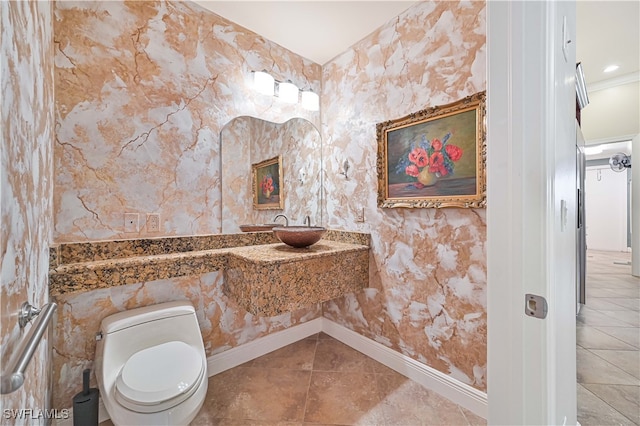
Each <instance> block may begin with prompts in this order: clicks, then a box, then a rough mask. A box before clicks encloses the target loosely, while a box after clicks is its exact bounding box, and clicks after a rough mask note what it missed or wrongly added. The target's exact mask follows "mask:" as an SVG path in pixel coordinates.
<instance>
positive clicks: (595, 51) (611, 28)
mask: <svg viewBox="0 0 640 426" xmlns="http://www.w3.org/2000/svg"><path fill="white" fill-rule="evenodd" d="M576 10H577V29H576V31H577V35H576V37H577V40H576V42H577V46H576V59H577V61H578V62H582V67H583V70H584V74H585V80H586V82H587V89H588V88H589V84H593V83H596V82H601V81H603V80H610V79H613V78H620V77H621V76H629V75H630V74H633V73H638V72H639V71H640V25H638V23H639V22H640V1H638V0H632V1H628V0H627V1H608V0H600V1H584V0H583V1H578V2H577V7H576ZM613 64H616V65H618V66H619V67H620V68H619V69H618V70H616V71H613V72H611V73H604V72H603V70H604V69H605V67H607V66H609V65H613ZM636 79H637V77H636Z"/></svg>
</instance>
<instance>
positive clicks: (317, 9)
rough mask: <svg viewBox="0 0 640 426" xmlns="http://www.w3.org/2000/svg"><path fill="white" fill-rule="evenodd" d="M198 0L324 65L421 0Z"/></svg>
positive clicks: (240, 23) (206, 6)
mask: <svg viewBox="0 0 640 426" xmlns="http://www.w3.org/2000/svg"><path fill="white" fill-rule="evenodd" d="M195 3H198V4H199V5H201V6H203V7H204V8H206V9H209V10H211V11H213V12H215V13H216V14H218V15H220V16H223V17H225V18H227V19H228V20H230V21H233V22H235V23H236V24H239V25H241V26H243V27H245V28H248V29H250V30H252V31H253V32H255V33H258V34H260V35H261V36H263V37H265V38H267V39H269V40H271V41H273V42H275V43H278V44H279V45H280V46H283V47H286V48H287V49H289V50H291V51H292V52H295V53H297V54H298V55H300V56H302V57H305V58H307V59H310V60H312V61H313V62H315V63H317V64H321V65H324V64H326V63H327V62H329V61H330V60H331V59H333V58H335V57H336V56H337V55H339V54H340V53H342V52H344V51H346V50H347V49H348V48H349V47H351V46H353V45H354V44H355V43H356V42H358V41H360V40H362V39H363V38H365V37H366V36H367V35H369V34H371V33H372V32H373V31H375V30H376V29H378V28H379V27H381V26H382V25H383V24H384V23H386V22H387V21H389V20H390V19H392V18H394V17H395V16H398V15H399V14H400V13H401V12H404V11H405V10H407V9H408V8H409V7H410V6H411V5H412V4H414V3H416V2H415V1H337V0H324V1H313V0H298V1H243V0H236V1H217V0H195Z"/></svg>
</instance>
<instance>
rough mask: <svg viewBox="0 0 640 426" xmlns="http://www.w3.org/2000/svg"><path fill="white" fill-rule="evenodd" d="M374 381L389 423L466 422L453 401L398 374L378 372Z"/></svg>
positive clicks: (451, 423)
mask: <svg viewBox="0 0 640 426" xmlns="http://www.w3.org/2000/svg"><path fill="white" fill-rule="evenodd" d="M377 381H378V389H379V392H380V395H381V397H382V407H383V410H384V414H385V420H386V423H387V424H389V425H391V424H395V425H416V426H418V425H425V426H426V425H467V424H468V420H467V418H466V417H465V415H464V414H463V413H462V411H461V410H460V409H459V407H458V406H457V405H456V404H454V403H453V402H451V401H449V400H448V399H446V398H443V397H442V396H440V395H438V394H437V393H435V392H432V391H429V390H427V389H425V388H424V387H422V386H420V385H419V384H417V383H416V382H414V381H411V380H409V379H407V378H406V377H404V376H402V375H400V374H395V375H380V376H378V377H377Z"/></svg>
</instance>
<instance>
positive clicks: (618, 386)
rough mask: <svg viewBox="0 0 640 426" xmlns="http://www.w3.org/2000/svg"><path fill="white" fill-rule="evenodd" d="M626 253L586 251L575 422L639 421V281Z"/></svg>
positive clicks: (584, 425)
mask: <svg viewBox="0 0 640 426" xmlns="http://www.w3.org/2000/svg"><path fill="white" fill-rule="evenodd" d="M630 260H631V255H630V253H614V252H604V251H594V250H589V251H588V252H587V283H586V288H587V300H586V304H585V306H583V307H582V309H581V310H580V314H579V315H578V317H577V323H576V343H577V347H576V352H577V353H576V355H577V376H578V389H577V391H578V421H579V422H580V424H581V425H582V426H590V425H594V426H595V425H598V426H602V425H640V351H639V349H640V328H639V327H640V279H638V278H635V277H633V276H632V275H631V266H628V265H619V264H615V263H614V262H621V263H625V262H627V261H630Z"/></svg>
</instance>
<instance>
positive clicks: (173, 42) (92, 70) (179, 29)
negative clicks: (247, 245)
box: [54, 1, 321, 242]
mask: <svg viewBox="0 0 640 426" xmlns="http://www.w3.org/2000/svg"><path fill="white" fill-rule="evenodd" d="M55 48H56V56H55V61H56V62H55V65H56V71H55V72H56V121H57V132H56V144H55V166H56V175H55V186H54V218H55V230H54V241H56V242H70V241H92V240H94V241H95V240H109V239H116V238H136V237H140V236H169V235H197V234H209V233H216V232H220V227H221V209H222V206H221V202H220V144H219V134H220V130H221V129H222V127H223V126H224V125H225V124H226V123H228V122H229V121H230V120H231V119H232V118H234V117H237V116H242V115H249V116H255V117H259V118H262V119H266V120H270V121H274V122H284V121H286V120H288V119H290V118H292V117H302V118H305V119H307V120H309V121H310V122H312V123H314V125H316V127H319V117H320V114H319V113H318V112H310V111H307V110H305V109H303V108H302V107H301V105H300V104H296V105H292V104H286V103H283V102H280V101H279V100H278V99H277V98H275V97H273V96H265V95H261V94H259V93H257V92H255V91H254V90H253V89H252V87H251V85H252V81H251V78H252V74H251V72H252V71H255V70H263V69H264V70H267V71H268V72H270V73H271V74H272V75H273V76H274V77H275V78H276V79H278V80H291V81H293V82H294V83H296V84H297V85H298V86H299V87H303V88H312V89H313V90H314V91H316V93H319V92H320V79H321V69H320V66H319V65H318V64H315V63H313V62H311V61H308V60H306V59H304V58H302V57H300V56H298V55H296V54H294V53H292V52H290V51H288V50H286V49H284V48H282V47H281V46H279V45H277V44H275V43H273V42H270V41H268V40H265V39H264V38H262V37H261V36H259V35H257V34H255V33H252V32H250V31H248V30H246V29H244V28H242V27H240V26H238V25H235V24H233V23H231V22H229V21H227V20H225V19H223V18H220V17H218V16H217V15H215V14H213V13H211V12H209V11H205V10H204V9H202V8H201V7H200V6H198V5H195V4H193V3H191V2H165V1H141V2H123V1H109V2H86V1H78V2H73V1H64V2H56V4H55ZM317 161H318V162H319V161H320V158H319V157H318V158H317ZM125 212H130V213H139V214H140V226H141V229H140V232H134V233H124V232H123V231H124V213H125ZM150 212H153V213H159V214H160V219H161V226H160V232H159V233H153V234H148V233H147V232H146V228H145V226H144V225H145V221H146V213H150Z"/></svg>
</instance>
